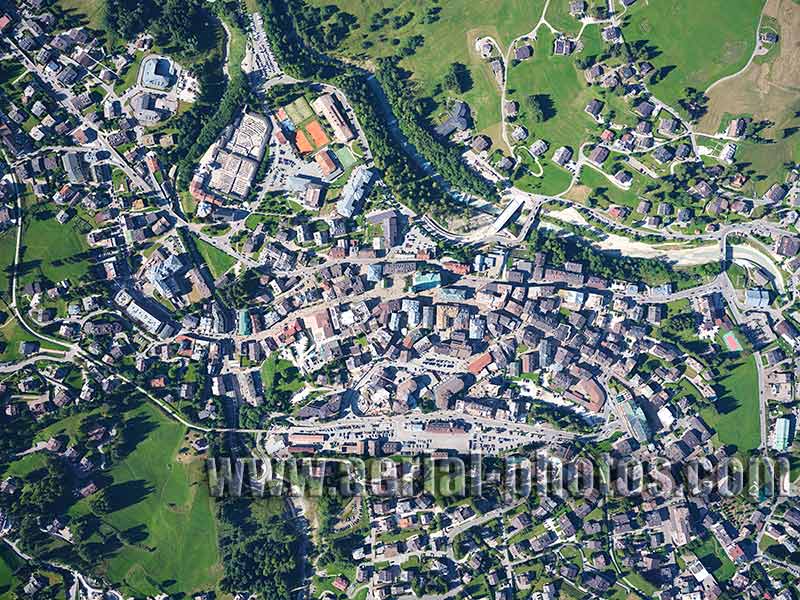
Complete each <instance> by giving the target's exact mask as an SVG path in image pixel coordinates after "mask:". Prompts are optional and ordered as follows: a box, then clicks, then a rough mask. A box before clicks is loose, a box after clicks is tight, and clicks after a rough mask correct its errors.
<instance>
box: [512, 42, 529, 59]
mask: <svg viewBox="0 0 800 600" xmlns="http://www.w3.org/2000/svg"><path fill="white" fill-rule="evenodd" d="M531 56H533V48H532V47H531V46H530V44H524V45H522V46H519V47H517V48H516V49H515V50H514V58H516V59H517V60H527V59H529V58H530V57H531Z"/></svg>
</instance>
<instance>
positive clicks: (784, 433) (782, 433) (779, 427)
mask: <svg viewBox="0 0 800 600" xmlns="http://www.w3.org/2000/svg"><path fill="white" fill-rule="evenodd" d="M791 433H792V422H791V421H790V420H789V419H787V418H786V417H780V418H779V419H778V420H777V421H776V422H775V440H774V441H773V442H772V448H773V450H776V451H777V452H784V451H785V450H786V449H787V448H788V447H789V445H790V444H791V441H792V439H791Z"/></svg>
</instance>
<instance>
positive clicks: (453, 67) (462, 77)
mask: <svg viewBox="0 0 800 600" xmlns="http://www.w3.org/2000/svg"><path fill="white" fill-rule="evenodd" d="M443 85H444V88H445V89H447V90H450V91H451V92H453V93H456V94H463V93H464V92H466V91H467V90H469V89H470V88H471V87H472V77H471V75H470V73H469V69H467V67H466V65H463V64H461V63H457V62H454V63H450V65H449V66H448V67H447V72H446V73H445V74H444V83H443Z"/></svg>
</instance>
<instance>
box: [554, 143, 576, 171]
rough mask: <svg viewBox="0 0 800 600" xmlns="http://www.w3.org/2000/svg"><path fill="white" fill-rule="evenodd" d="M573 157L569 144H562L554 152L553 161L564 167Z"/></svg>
mask: <svg viewBox="0 0 800 600" xmlns="http://www.w3.org/2000/svg"><path fill="white" fill-rule="evenodd" d="M571 159H572V150H571V149H570V148H568V147H567V146H561V147H560V148H559V149H558V150H556V151H555V152H554V153H553V162H554V163H556V164H557V165H559V166H561V167H563V166H564V165H566V164H567V163H568V162H569V161H570V160H571Z"/></svg>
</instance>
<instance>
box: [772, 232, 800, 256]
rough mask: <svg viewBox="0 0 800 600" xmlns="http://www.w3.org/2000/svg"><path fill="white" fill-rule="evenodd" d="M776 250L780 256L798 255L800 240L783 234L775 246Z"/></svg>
mask: <svg viewBox="0 0 800 600" xmlns="http://www.w3.org/2000/svg"><path fill="white" fill-rule="evenodd" d="M775 252H776V253H777V254H779V255H780V256H786V257H792V256H797V253H798V252H800V240H798V239H797V238H796V237H792V236H788V235H783V236H781V237H780V239H779V240H778V243H777V244H776V246H775Z"/></svg>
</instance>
